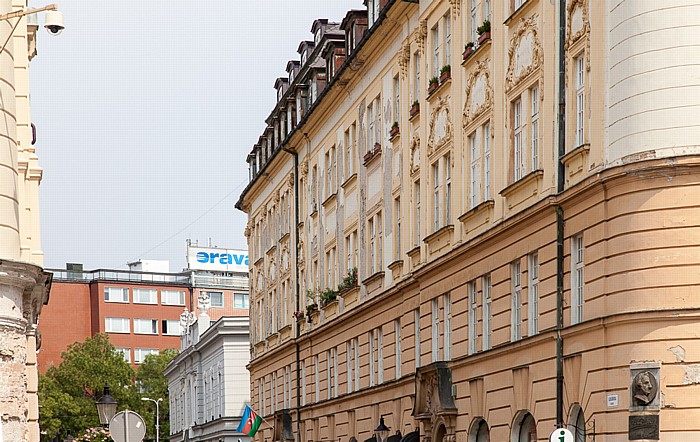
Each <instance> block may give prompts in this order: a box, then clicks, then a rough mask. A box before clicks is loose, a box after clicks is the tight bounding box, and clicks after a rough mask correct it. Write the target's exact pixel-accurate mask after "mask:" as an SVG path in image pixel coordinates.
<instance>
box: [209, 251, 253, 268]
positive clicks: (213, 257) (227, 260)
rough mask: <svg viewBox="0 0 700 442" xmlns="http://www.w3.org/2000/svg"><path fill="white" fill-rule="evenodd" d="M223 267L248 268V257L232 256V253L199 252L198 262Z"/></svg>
mask: <svg viewBox="0 0 700 442" xmlns="http://www.w3.org/2000/svg"><path fill="white" fill-rule="evenodd" d="M217 258H218V264H221V265H233V264H235V265H245V266H248V255H236V254H234V255H232V254H230V253H207V252H197V262H201V263H208V264H216V263H217Z"/></svg>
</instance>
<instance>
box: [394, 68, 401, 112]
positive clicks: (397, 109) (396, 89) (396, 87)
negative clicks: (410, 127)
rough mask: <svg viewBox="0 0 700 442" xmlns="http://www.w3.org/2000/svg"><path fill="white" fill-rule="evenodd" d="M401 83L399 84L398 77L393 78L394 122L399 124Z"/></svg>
mask: <svg viewBox="0 0 700 442" xmlns="http://www.w3.org/2000/svg"><path fill="white" fill-rule="evenodd" d="M400 97H401V83H399V76H398V75H397V76H396V77H394V121H395V122H397V123H398V122H399V120H400V116H401V102H400Z"/></svg>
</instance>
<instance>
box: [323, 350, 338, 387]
mask: <svg viewBox="0 0 700 442" xmlns="http://www.w3.org/2000/svg"><path fill="white" fill-rule="evenodd" d="M335 358H336V353H335V348H332V349H330V350H328V351H326V370H327V371H326V373H328V388H327V393H328V395H327V399H331V398H334V397H336V396H337V394H336V391H337V390H336V389H335V387H336V382H337V379H336V370H337V368H338V367H337V365H336V361H335Z"/></svg>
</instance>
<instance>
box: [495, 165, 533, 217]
mask: <svg viewBox="0 0 700 442" xmlns="http://www.w3.org/2000/svg"><path fill="white" fill-rule="evenodd" d="M543 175H544V171H542V169H538V170H534V171H532V172H530V173H528V174H527V175H525V176H524V177H522V178H520V179H519V180H518V181H516V182H514V183H513V184H510V185H509V186H507V187H506V188H504V189H503V190H501V192H500V193H499V194H500V195H501V196H502V197H504V198H505V199H506V203H507V207H508V210H513V209H515V207H516V206H518V205H520V204H522V203H524V202H525V201H528V200H531V199H532V198H534V197H535V196H537V194H538V193H539V191H540V187H541V186H540V185H541V183H542V177H543Z"/></svg>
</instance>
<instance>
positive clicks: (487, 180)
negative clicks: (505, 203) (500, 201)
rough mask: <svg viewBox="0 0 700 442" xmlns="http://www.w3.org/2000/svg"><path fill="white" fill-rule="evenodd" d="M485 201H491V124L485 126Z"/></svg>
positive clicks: (483, 130)
mask: <svg viewBox="0 0 700 442" xmlns="http://www.w3.org/2000/svg"><path fill="white" fill-rule="evenodd" d="M482 133H483V135H484V201H488V200H490V199H491V123H486V124H484V127H483V129H482Z"/></svg>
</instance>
